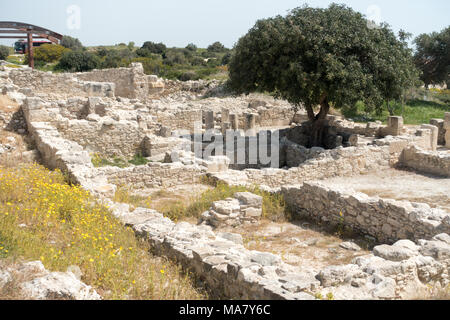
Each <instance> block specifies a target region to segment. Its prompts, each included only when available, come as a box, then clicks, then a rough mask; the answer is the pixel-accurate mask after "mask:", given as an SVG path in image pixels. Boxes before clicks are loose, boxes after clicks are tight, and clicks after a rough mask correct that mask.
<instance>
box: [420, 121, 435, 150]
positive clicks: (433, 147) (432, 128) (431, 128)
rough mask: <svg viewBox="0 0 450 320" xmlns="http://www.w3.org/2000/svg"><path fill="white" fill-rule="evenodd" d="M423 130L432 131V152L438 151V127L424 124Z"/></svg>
mask: <svg viewBox="0 0 450 320" xmlns="http://www.w3.org/2000/svg"><path fill="white" fill-rule="evenodd" d="M421 128H422V129H429V130H430V131H431V135H430V150H432V151H436V149H437V145H438V135H439V129H438V127H436V126H433V125H431V124H423V125H422V126H421Z"/></svg>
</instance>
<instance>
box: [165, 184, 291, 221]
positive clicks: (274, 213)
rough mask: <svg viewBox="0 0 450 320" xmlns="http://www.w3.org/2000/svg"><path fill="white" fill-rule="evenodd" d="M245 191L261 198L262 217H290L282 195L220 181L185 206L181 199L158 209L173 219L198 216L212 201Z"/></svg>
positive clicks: (278, 219) (281, 219) (275, 218)
mask: <svg viewBox="0 0 450 320" xmlns="http://www.w3.org/2000/svg"><path fill="white" fill-rule="evenodd" d="M207 182H208V181H206V183H207ZM246 191H249V192H252V193H255V194H257V195H259V196H261V197H262V198H263V218H266V219H270V220H272V221H283V220H286V219H290V217H291V216H290V213H289V210H288V209H287V206H286V203H285V201H284V197H283V196H282V195H279V194H271V193H269V192H266V191H262V190H260V189H259V188H258V187H251V188H247V187H244V186H229V185H227V184H225V183H222V182H220V183H218V184H217V185H215V187H214V189H211V190H207V191H205V192H203V193H202V194H201V195H199V196H198V197H196V198H195V199H192V200H193V201H191V204H189V205H187V206H186V205H185V204H184V203H183V202H182V201H175V202H172V203H170V204H168V205H167V206H166V207H163V208H160V211H161V212H162V213H163V214H164V215H165V216H167V217H169V218H170V219H172V220H175V221H177V220H179V219H181V218H185V217H197V218H198V217H200V215H201V214H202V213H203V212H205V211H207V210H208V209H209V208H210V207H211V205H212V203H213V202H214V201H218V200H224V199H226V198H232V197H233V196H234V194H235V193H236V192H246Z"/></svg>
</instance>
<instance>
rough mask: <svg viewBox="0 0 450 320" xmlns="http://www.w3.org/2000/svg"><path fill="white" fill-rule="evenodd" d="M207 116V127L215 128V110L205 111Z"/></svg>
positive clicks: (209, 128) (207, 128)
mask: <svg viewBox="0 0 450 320" xmlns="http://www.w3.org/2000/svg"><path fill="white" fill-rule="evenodd" d="M203 114H204V118H205V129H206V130H211V129H214V111H203Z"/></svg>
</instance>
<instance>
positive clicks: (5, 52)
mask: <svg viewBox="0 0 450 320" xmlns="http://www.w3.org/2000/svg"><path fill="white" fill-rule="evenodd" d="M8 56H9V48H8V47H7V46H0V60H6V58H8Z"/></svg>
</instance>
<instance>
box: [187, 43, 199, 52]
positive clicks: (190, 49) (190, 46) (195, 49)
mask: <svg viewBox="0 0 450 320" xmlns="http://www.w3.org/2000/svg"><path fill="white" fill-rule="evenodd" d="M186 49H188V50H189V51H197V46H196V45H195V44H193V43H189V44H188V45H187V46H186Z"/></svg>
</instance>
